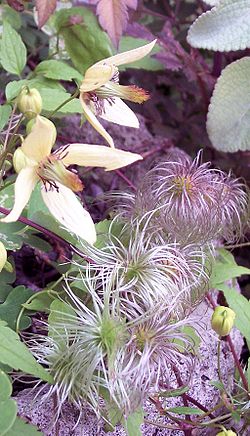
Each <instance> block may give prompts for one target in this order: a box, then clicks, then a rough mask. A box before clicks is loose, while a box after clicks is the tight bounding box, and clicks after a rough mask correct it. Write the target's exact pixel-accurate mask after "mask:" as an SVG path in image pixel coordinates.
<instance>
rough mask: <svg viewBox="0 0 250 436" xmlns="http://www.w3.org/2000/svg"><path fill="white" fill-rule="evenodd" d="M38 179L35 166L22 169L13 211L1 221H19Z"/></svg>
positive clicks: (16, 188)
mask: <svg viewBox="0 0 250 436" xmlns="http://www.w3.org/2000/svg"><path fill="white" fill-rule="evenodd" d="M37 181H38V177H37V175H36V170H35V168H34V167H27V168H24V169H22V170H21V171H20V173H19V174H18V176H17V179H16V182H15V202H14V206H13V209H12V211H11V212H10V213H9V215H7V216H6V217H5V218H2V219H1V221H2V222H4V223H11V222H13V221H17V220H18V218H19V216H20V215H21V213H22V210H23V209H24V208H25V206H26V204H27V203H28V201H29V199H30V196H31V193H32V191H33V189H34V187H35V185H36V182H37Z"/></svg>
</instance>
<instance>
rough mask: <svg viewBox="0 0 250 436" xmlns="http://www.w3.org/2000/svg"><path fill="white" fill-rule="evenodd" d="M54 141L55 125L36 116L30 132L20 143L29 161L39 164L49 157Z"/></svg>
mask: <svg viewBox="0 0 250 436" xmlns="http://www.w3.org/2000/svg"><path fill="white" fill-rule="evenodd" d="M55 140H56V128H55V125H54V124H53V123H52V122H51V121H50V120H48V119H47V118H44V117H41V116H40V115H38V116H37V117H36V121H35V124H34V125H33V127H32V129H31V132H30V133H29V135H28V136H27V137H26V138H25V140H24V141H23V143H22V147H21V148H22V151H23V152H24V153H25V155H26V156H27V157H28V158H29V159H33V160H34V161H36V162H40V161H41V160H42V159H44V158H45V157H46V156H49V155H50V153H51V149H52V147H53V145H54V143H55Z"/></svg>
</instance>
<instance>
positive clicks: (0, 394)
mask: <svg viewBox="0 0 250 436" xmlns="http://www.w3.org/2000/svg"><path fill="white" fill-rule="evenodd" d="M11 393H12V384H11V381H10V379H9V377H8V376H7V374H5V373H4V372H3V371H0V402H1V401H5V400H7V399H8V398H9V397H10V396H11Z"/></svg>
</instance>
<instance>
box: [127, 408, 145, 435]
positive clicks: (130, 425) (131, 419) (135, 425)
mask: <svg viewBox="0 0 250 436" xmlns="http://www.w3.org/2000/svg"><path fill="white" fill-rule="evenodd" d="M143 421H144V411H143V409H142V408H140V409H138V410H136V411H135V412H134V413H131V415H129V416H128V417H127V419H124V422H125V425H124V427H125V430H126V433H127V435H128V436H141V435H142V432H141V425H142V424H143Z"/></svg>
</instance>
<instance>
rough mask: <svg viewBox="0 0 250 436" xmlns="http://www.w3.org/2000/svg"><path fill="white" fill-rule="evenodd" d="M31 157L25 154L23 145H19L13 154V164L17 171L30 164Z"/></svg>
mask: <svg viewBox="0 0 250 436" xmlns="http://www.w3.org/2000/svg"><path fill="white" fill-rule="evenodd" d="M30 163H31V162H30V159H29V158H28V157H27V156H26V155H25V154H24V152H23V151H22V149H21V147H18V148H17V149H16V151H15V153H14V155H13V165H14V168H15V171H16V173H20V171H21V170H22V169H23V168H26V167H27V166H28V165H30Z"/></svg>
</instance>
